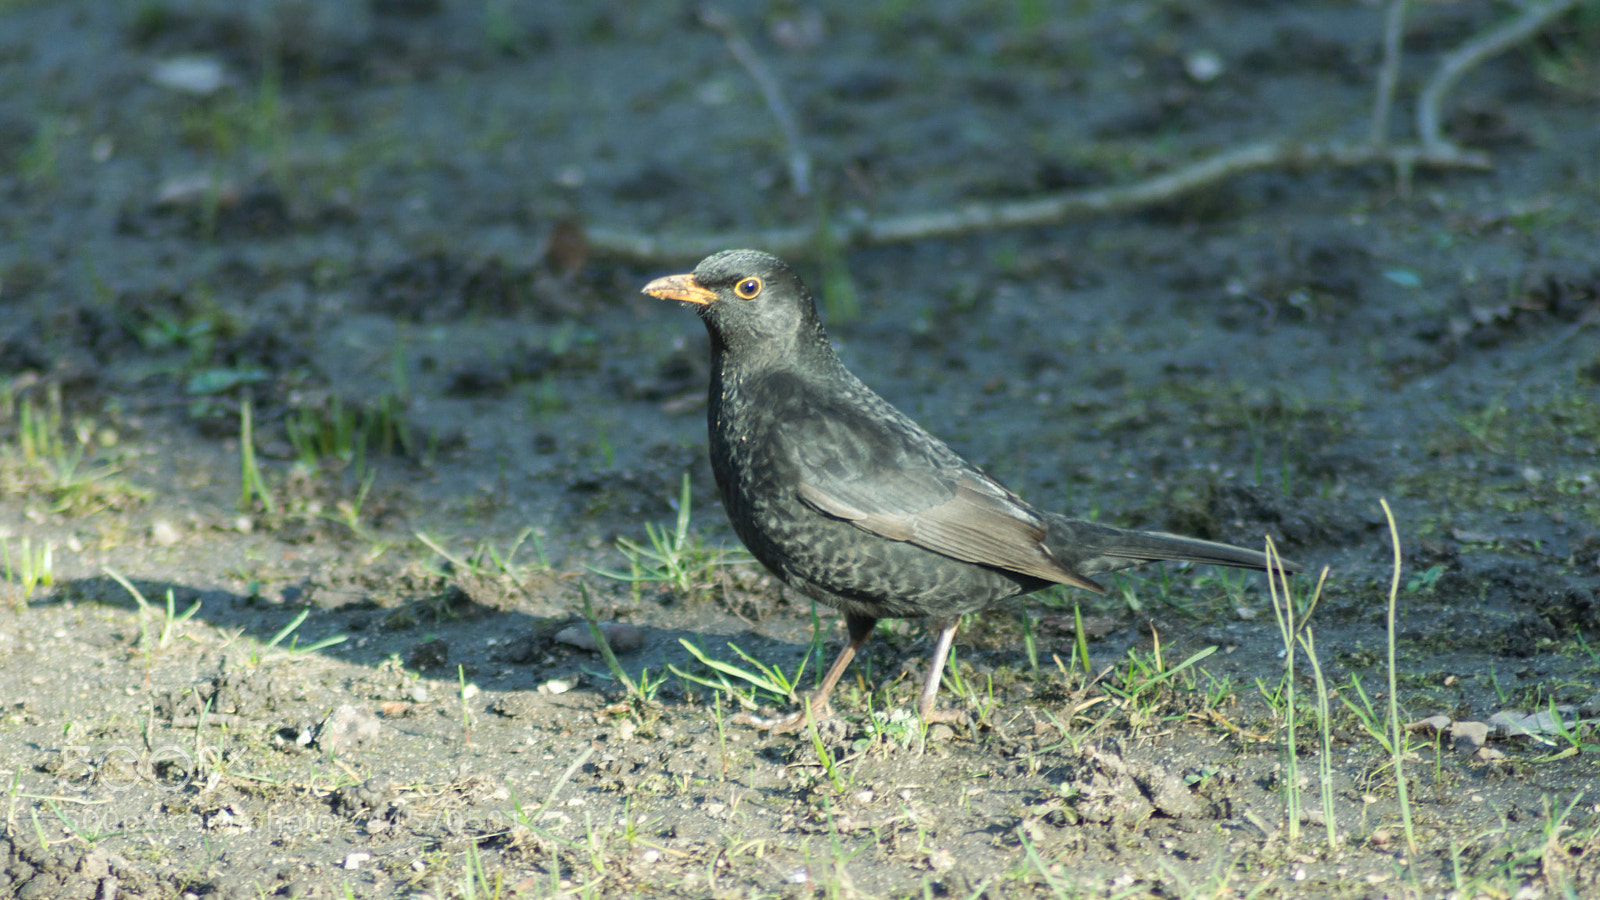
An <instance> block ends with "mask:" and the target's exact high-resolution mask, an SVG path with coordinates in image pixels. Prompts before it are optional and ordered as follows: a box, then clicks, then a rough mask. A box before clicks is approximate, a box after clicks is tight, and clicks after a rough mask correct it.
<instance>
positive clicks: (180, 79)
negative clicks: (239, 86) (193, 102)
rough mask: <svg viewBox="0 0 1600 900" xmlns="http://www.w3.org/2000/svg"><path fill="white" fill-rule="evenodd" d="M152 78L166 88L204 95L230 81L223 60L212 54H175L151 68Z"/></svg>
mask: <svg viewBox="0 0 1600 900" xmlns="http://www.w3.org/2000/svg"><path fill="white" fill-rule="evenodd" d="M150 80H151V81H153V82H155V83H156V84H159V85H161V86H162V87H164V88H170V89H172V90H174V91H179V92H181V93H184V94H193V95H195V96H197V97H204V96H206V95H208V94H215V93H216V92H217V91H219V90H221V89H222V86H223V85H224V84H226V83H227V81H228V73H227V71H226V70H224V69H223V68H222V62H221V60H218V59H217V58H215V57H211V56H175V57H173V58H172V59H165V60H162V61H161V62H158V63H156V64H155V65H154V66H152V67H151V68H150Z"/></svg>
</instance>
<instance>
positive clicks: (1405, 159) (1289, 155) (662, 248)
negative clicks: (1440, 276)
mask: <svg viewBox="0 0 1600 900" xmlns="http://www.w3.org/2000/svg"><path fill="white" fill-rule="evenodd" d="M1374 164H1385V165H1394V166H1407V167H1409V166H1426V167H1430V168H1442V169H1451V168H1455V169H1460V168H1466V169H1488V168H1489V158H1488V157H1487V156H1486V155H1484V154H1482V153H1474V152H1471V151H1464V150H1457V149H1455V148H1452V147H1446V148H1444V149H1443V150H1442V151H1441V152H1436V153H1430V152H1428V151H1426V150H1423V149H1422V148H1421V147H1416V146H1395V147H1371V146H1365V145H1344V144H1301V143H1295V142H1287V141H1286V142H1281V143H1280V142H1270V141H1268V142H1264V143H1260V144H1247V145H1245V146H1243V147H1238V148H1235V149H1233V150H1227V151H1224V152H1222V153H1218V154H1216V155H1215V156H1211V157H1209V158H1206V159H1202V160H1200V161H1198V162H1193V163H1189V164H1188V165H1185V166H1180V167H1178V168H1177V169H1174V170H1172V171H1171V172H1166V173H1163V174H1161V175H1157V176H1155V177H1154V178H1149V179H1146V180H1144V181H1139V182H1135V183H1133V184H1127V185H1119V186H1116V187H1108V188H1094V189H1091V190H1084V191H1068V192H1066V193H1062V194H1050V195H1046V196H1043V197H1035V198H1032V199H1028V200H1018V201H1015V202H1011V203H974V204H969V205H967V206H963V207H961V208H959V209H953V210H944V211H940V212H928V213H909V214H907V215H903V216H889V217H886V218H881V219H863V220H860V221H857V222H838V221H835V222H833V223H831V224H830V226H829V227H831V228H832V229H833V234H832V239H833V241H834V242H835V244H836V246H838V247H841V248H853V247H870V246H875V245H881V244H899V243H907V242H910V241H919V240H929V239H934V238H946V237H953V236H956V235H961V234H968V233H971V232H975V231H990V230H994V229H1000V228H1027V227H1034V226H1039V225H1054V224H1057V223H1060V222H1063V221H1066V220H1068V219H1072V218H1075V217H1080V216H1088V215H1104V214H1106V213H1112V212H1124V211H1127V210H1131V209H1140V208H1144V207H1148V206H1151V205H1154V204H1156V203H1162V202H1166V201H1169V200H1172V199H1173V198H1175V197H1179V196H1182V195H1183V194H1186V193H1190V192H1192V191H1196V190H1199V189H1201V188H1204V187H1207V186H1209V185H1213V184H1216V183H1218V182H1221V181H1225V180H1227V179H1229V178H1233V177H1235V176H1238V175H1241V174H1244V173H1246V172H1254V171H1257V170H1261V169H1278V168H1288V169H1308V168H1317V167H1337V168H1350V167H1354V166H1368V165H1374ZM589 242H590V244H591V245H592V246H593V247H595V248H596V249H598V250H602V251H604V252H607V253H610V254H612V255H615V256H621V257H624V258H627V259H633V260H638V261H640V262H655V261H677V260H686V259H698V258H699V257H701V256H704V255H706V254H707V253H711V252H714V251H716V250H720V249H723V248H726V247H732V246H759V247H761V248H763V249H765V250H767V251H768V252H770V253H774V254H777V255H778V256H802V255H805V254H807V253H809V252H810V250H811V249H812V248H813V247H815V246H816V226H813V225H796V226H791V227H787V228H774V229H769V230H766V231H747V230H746V231H738V232H732V233H726V234H678V235H661V236H658V235H651V234H640V233H637V232H631V231H612V230H610V229H604V228H593V229H590V231H589Z"/></svg>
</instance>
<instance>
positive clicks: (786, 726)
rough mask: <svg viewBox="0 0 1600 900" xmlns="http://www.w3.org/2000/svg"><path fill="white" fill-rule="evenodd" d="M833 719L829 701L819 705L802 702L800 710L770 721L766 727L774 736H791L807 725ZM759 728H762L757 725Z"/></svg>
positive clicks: (807, 701)
mask: <svg viewBox="0 0 1600 900" xmlns="http://www.w3.org/2000/svg"><path fill="white" fill-rule="evenodd" d="M831 718H833V707H832V706H831V705H829V703H828V701H827V700H823V701H822V702H821V703H817V702H815V701H813V700H805V701H802V702H801V706H800V708H799V709H798V710H796V711H794V712H792V713H790V714H788V715H787V716H781V717H779V718H776V719H769V720H768V721H767V724H766V726H765V728H766V730H767V731H770V732H772V733H773V734H790V733H793V732H796V731H801V730H803V729H804V728H805V727H806V725H808V724H810V723H815V722H821V721H823V720H824V719H831ZM756 727H757V728H761V727H762V726H760V725H757V726H756Z"/></svg>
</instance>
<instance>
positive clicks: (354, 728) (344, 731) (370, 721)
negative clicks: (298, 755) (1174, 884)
mask: <svg viewBox="0 0 1600 900" xmlns="http://www.w3.org/2000/svg"><path fill="white" fill-rule="evenodd" d="M382 733H383V727H382V723H381V722H380V721H379V719H378V716H377V714H375V713H374V712H373V711H372V710H370V709H367V708H366V707H364V706H354V705H351V704H348V703H347V704H345V705H343V706H341V707H339V708H338V709H336V710H334V711H333V713H332V714H331V715H329V716H328V718H326V719H324V720H323V722H322V725H321V726H320V727H318V728H317V746H319V747H321V748H323V749H324V750H332V751H335V752H341V751H345V750H350V749H354V748H355V747H357V746H360V745H361V744H364V743H366V742H368V741H371V740H374V739H376V738H377V737H378V736H379V735H381V734H382Z"/></svg>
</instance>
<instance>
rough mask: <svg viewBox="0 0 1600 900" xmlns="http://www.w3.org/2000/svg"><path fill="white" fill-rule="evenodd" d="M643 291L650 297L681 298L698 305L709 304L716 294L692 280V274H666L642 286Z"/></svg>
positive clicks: (715, 297)
mask: <svg viewBox="0 0 1600 900" xmlns="http://www.w3.org/2000/svg"><path fill="white" fill-rule="evenodd" d="M644 292H645V293H646V294H649V295H650V296H652V297H660V298H661V299H663V300H682V301H683V302H685V303H696V304H699V305H700V306H709V305H710V304H711V302H712V301H714V300H716V299H717V295H716V294H715V293H713V292H712V291H708V290H706V289H705V288H703V287H701V286H700V284H699V282H697V281H695V280H694V275H692V274H687V275H668V276H667V277H665V278H657V279H656V280H655V281H652V282H650V283H649V284H647V285H645V286H644Z"/></svg>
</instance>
